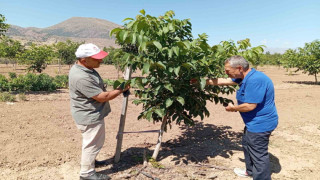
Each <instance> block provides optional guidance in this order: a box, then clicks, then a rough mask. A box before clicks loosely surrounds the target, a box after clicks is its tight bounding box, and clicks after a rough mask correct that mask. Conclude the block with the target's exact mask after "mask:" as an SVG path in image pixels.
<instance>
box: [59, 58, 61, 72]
mask: <svg viewBox="0 0 320 180" xmlns="http://www.w3.org/2000/svg"><path fill="white" fill-rule="evenodd" d="M60 62H61V61H60V59H59V60H58V64H59V70H58V74H60V73H61V63H60Z"/></svg>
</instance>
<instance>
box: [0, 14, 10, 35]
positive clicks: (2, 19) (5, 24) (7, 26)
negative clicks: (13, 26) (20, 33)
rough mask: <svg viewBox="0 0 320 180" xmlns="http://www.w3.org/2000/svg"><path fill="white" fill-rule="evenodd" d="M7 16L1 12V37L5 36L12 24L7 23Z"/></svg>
mask: <svg viewBox="0 0 320 180" xmlns="http://www.w3.org/2000/svg"><path fill="white" fill-rule="evenodd" d="M5 21H6V17H5V16H4V15H2V14H0V38H2V37H3V36H4V33H5V32H6V31H7V30H8V29H9V27H10V25H9V24H7V23H5Z"/></svg>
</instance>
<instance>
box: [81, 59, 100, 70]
mask: <svg viewBox="0 0 320 180" xmlns="http://www.w3.org/2000/svg"><path fill="white" fill-rule="evenodd" d="M100 63H102V59H93V58H92V57H87V58H85V66H86V67H87V68H88V69H93V68H98V67H99V66H100Z"/></svg>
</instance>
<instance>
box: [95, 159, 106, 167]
mask: <svg viewBox="0 0 320 180" xmlns="http://www.w3.org/2000/svg"><path fill="white" fill-rule="evenodd" d="M107 163H108V162H107V161H106V160H104V161H97V160H96V161H95V163H94V164H95V166H96V167H99V166H105V165H107Z"/></svg>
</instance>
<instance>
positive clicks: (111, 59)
mask: <svg viewBox="0 0 320 180" xmlns="http://www.w3.org/2000/svg"><path fill="white" fill-rule="evenodd" d="M103 50H104V51H106V52H108V53H109V54H108V56H107V57H105V58H104V59H103V63H105V64H113V65H114V66H115V67H116V69H117V77H118V79H119V72H120V71H122V72H123V71H124V68H125V65H124V64H123V63H122V61H121V59H119V58H116V57H117V56H120V54H121V53H123V51H122V50H121V49H120V48H117V49H116V48H114V47H109V48H106V47H104V48H103Z"/></svg>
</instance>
